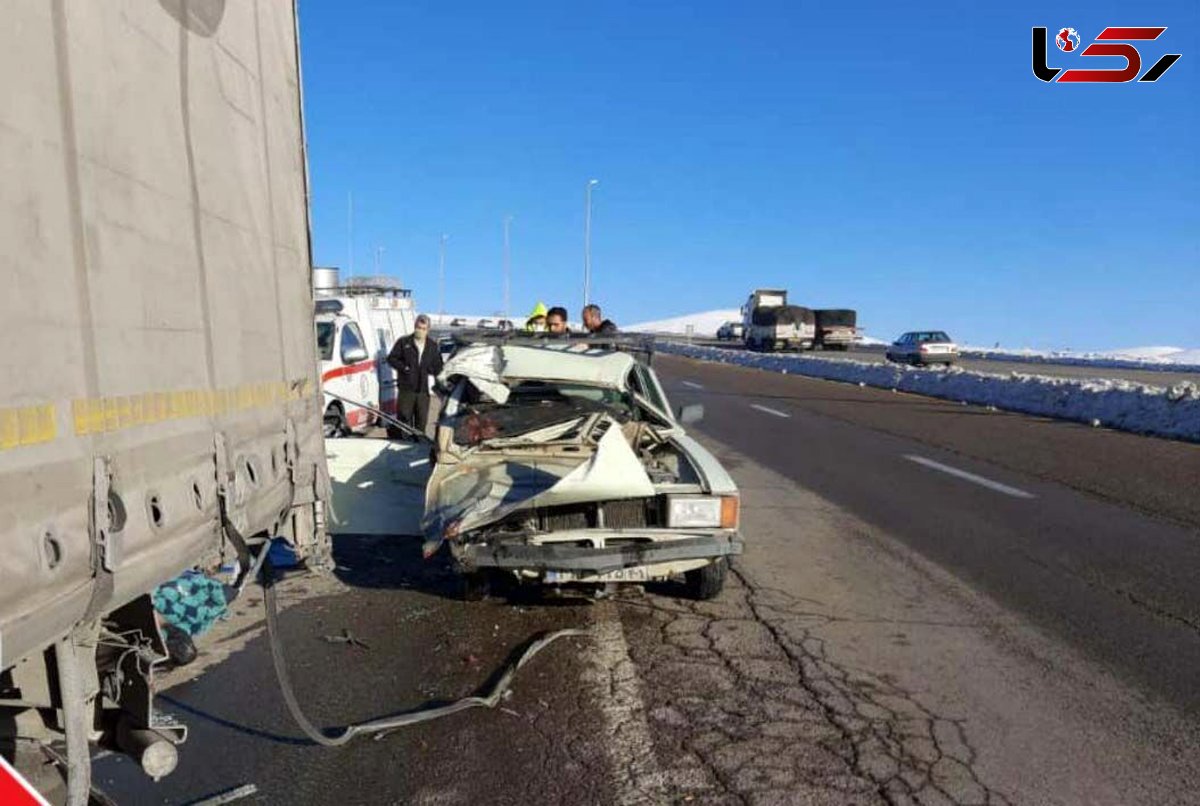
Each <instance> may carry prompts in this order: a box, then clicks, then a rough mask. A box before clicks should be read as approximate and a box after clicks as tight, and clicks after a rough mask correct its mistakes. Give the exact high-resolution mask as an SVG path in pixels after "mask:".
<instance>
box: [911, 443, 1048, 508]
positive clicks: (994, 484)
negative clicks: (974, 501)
mask: <svg viewBox="0 0 1200 806" xmlns="http://www.w3.org/2000/svg"><path fill="white" fill-rule="evenodd" d="M904 458H905V459H907V460H908V461H910V462H916V463H917V464H919V465H924V466H925V467H929V468H932V469H934V470H940V471H941V472H943V473H948V474H949V475H951V476H956V477H957V478H960V479H963V480H965V481H970V482H973V483H975V484H978V485H979V486H980V487H987V488H988V489H989V490H995V491H996V492H998V493H1004V494H1005V495H1011V496H1012V497H1013V498H1035V497H1036V496H1035V495H1034V494H1033V493H1027V492H1025V491H1024V490H1018V489H1017V488H1016V487H1009V486H1008V485H1007V484H1001V483H1000V482H998V481H992V480H991V479H985V478H984V477H983V476H976V475H975V474H974V473H968V472H967V471H965V470H959V469H958V468H957V467H950V465H944V464H942V463H941V462H935V461H933V460H932V459H926V458H925V457H924V456H917V455H915V454H911V453H908V454H905V455H904Z"/></svg>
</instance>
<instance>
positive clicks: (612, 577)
mask: <svg viewBox="0 0 1200 806" xmlns="http://www.w3.org/2000/svg"><path fill="white" fill-rule="evenodd" d="M593 578H594V579H595V580H596V581H597V582H645V581H646V580H647V579H649V578H650V575H649V574H647V573H646V569H645V568H618V569H617V570H615V571H608V572H606V573H603V574H598V575H597V576H595V577H593Z"/></svg>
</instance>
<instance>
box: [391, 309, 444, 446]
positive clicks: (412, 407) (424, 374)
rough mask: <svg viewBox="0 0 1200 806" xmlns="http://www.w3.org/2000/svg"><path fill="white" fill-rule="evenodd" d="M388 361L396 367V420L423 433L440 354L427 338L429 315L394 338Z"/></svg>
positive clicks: (439, 370)
mask: <svg viewBox="0 0 1200 806" xmlns="http://www.w3.org/2000/svg"><path fill="white" fill-rule="evenodd" d="M387 362H388V364H389V365H390V366H391V367H392V369H394V370H396V417H397V419H399V420H400V421H401V422H404V423H407V424H409V425H411V426H413V427H414V428H416V429H417V430H418V431H420V432H421V433H424V432H425V424H426V422H428V420H429V387H430V386H431V383H430V378H431V377H432V376H436V375H437V374H438V373H439V372H441V371H442V354H441V352H439V351H438V346H437V343H436V342H434V341H432V340H431V339H430V338H429V317H428V316H426V315H425V314H421V315H419V316H418V317H417V321H416V322H415V323H414V324H413V332H412V335H411V336H402V337H400V338H399V339H396V343H395V344H394V345H393V346H392V351H391V352H390V353H388V357H387Z"/></svg>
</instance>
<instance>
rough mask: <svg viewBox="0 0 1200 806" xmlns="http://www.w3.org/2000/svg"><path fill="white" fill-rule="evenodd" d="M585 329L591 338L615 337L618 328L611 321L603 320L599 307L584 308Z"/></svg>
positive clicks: (586, 306) (587, 306)
mask: <svg viewBox="0 0 1200 806" xmlns="http://www.w3.org/2000/svg"><path fill="white" fill-rule="evenodd" d="M583 327H584V329H585V330H586V331H587V332H588V335H590V336H615V335H616V333H617V326H616V325H614V324H613V323H612V320H610V319H603V318H602V314H601V313H600V306H599V305H584V306H583Z"/></svg>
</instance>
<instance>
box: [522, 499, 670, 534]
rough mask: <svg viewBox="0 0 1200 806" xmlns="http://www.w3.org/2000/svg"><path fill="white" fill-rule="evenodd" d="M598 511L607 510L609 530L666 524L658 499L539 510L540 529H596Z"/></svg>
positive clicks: (606, 523)
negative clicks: (600, 509)
mask: <svg viewBox="0 0 1200 806" xmlns="http://www.w3.org/2000/svg"><path fill="white" fill-rule="evenodd" d="M599 508H603V510H604V526H605V527H606V528H608V529H639V528H644V527H656V526H661V525H662V524H663V518H662V506H661V504H660V502H659V500H658V499H657V498H634V499H629V500H624V501H605V502H604V503H601V504H574V505H571V506H563V507H546V508H543V509H539V510H537V522H538V528H539V530H541V531H544V532H558V531H564V530H567V529H594V528H596V527H597V526H599V525H600V518H599V517H598V515H597V509H599Z"/></svg>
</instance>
